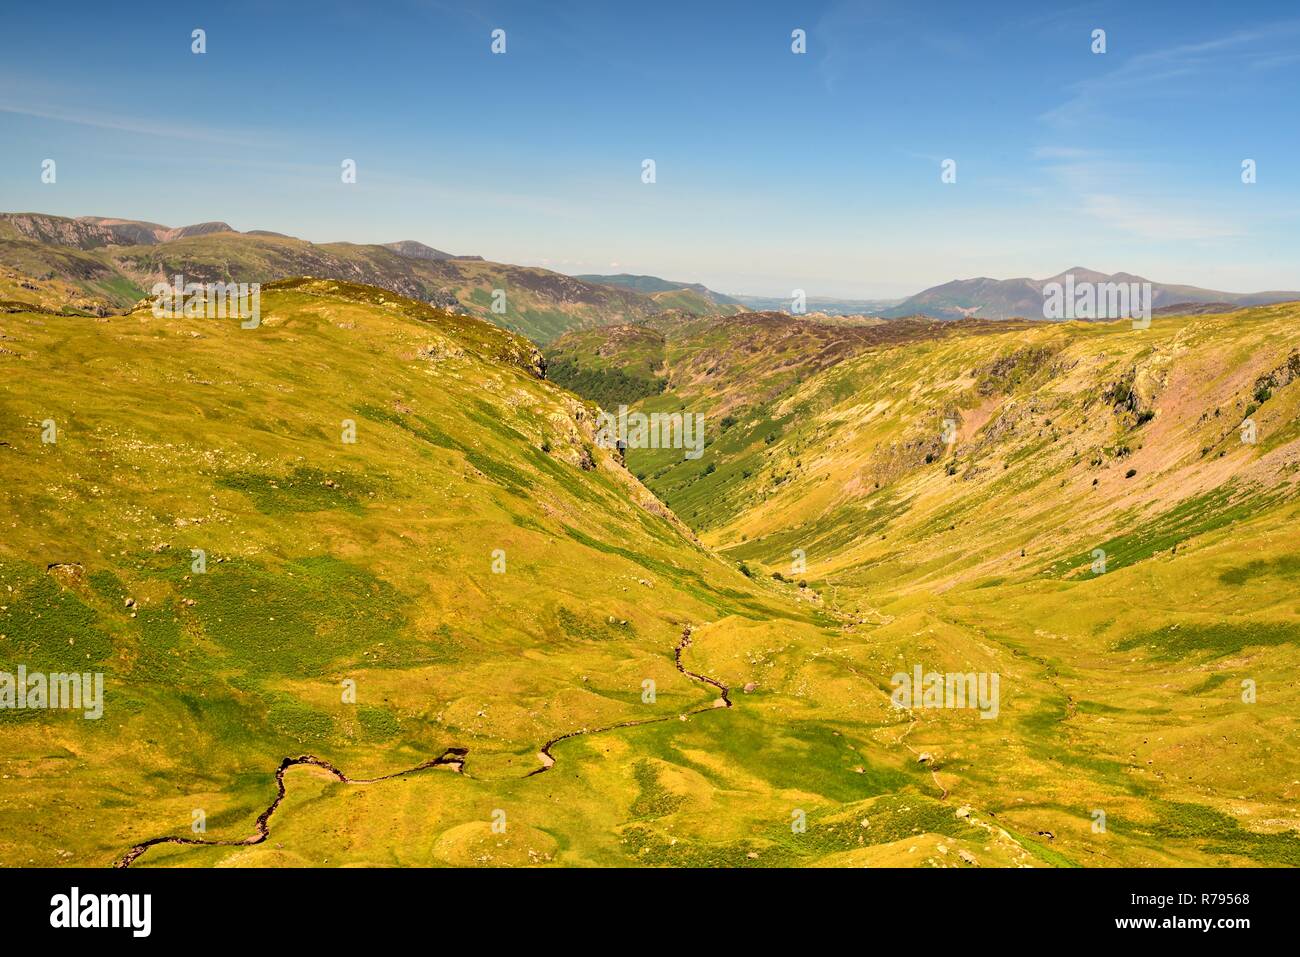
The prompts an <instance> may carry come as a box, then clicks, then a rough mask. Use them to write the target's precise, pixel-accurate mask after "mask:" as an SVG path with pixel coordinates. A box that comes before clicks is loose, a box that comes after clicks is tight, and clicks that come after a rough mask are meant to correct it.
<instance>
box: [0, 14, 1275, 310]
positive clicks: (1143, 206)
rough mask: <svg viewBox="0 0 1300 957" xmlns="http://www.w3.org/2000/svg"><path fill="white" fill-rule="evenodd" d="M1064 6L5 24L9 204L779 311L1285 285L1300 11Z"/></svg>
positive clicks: (4, 204) (0, 44) (1, 195)
mask: <svg viewBox="0 0 1300 957" xmlns="http://www.w3.org/2000/svg"><path fill="white" fill-rule="evenodd" d="M1047 6H1048V5H1047V4H1044V3H1043V2H1041V0H1038V2H1026V3H1020V2H1002V3H998V4H988V5H984V4H974V3H970V2H962V3H930V4H927V3H920V2H898V3H894V2H885V3H876V2H862V3H821V4H818V3H765V2H761V0H751V2H745V3H716V4H714V3H699V2H692V3H674V2H653V3H624V2H612V0H604V2H595V3H586V2H566V3H556V4H545V5H543V4H541V3H537V2H533V3H518V4H513V3H490V2H485V3H480V2H472V3H470V2H466V3H452V2H415V0H406V2H401V0H395V2H387V3H382V2H376V3H356V2H347V3H334V2H330V0H315V2H312V3H302V4H297V3H275V2H250V3H241V2H234V3H227V4H219V3H203V4H186V3H177V2H171V3H158V4H150V3H147V2H141V3H133V4H130V5H118V4H108V3H103V2H98V3H94V4H91V3H83V2H72V3H65V4H60V5H58V6H57V7H51V6H49V5H41V4H21V5H17V4H16V5H11V8H10V9H7V10H6V11H5V15H4V31H3V35H2V36H0V54H2V55H0V209H4V210H21V211H29V210H30V211H40V212H50V213H58V214H63V215H82V214H94V215H105V216H122V217H128V218H135V219H146V220H151V221H155V222H162V223H166V224H169V225H180V224H184V223H190V222H199V221H205V220H212V219H224V220H226V221H228V222H230V223H231V224H232V225H234V226H235V227H236V228H239V229H256V228H262V229H272V230H276V231H280V232H286V233H290V234H292V235H296V236H301V237H303V238H306V239H310V240H313V241H318V242H323V241H332V240H349V241H354V242H386V241H391V240H395V239H418V240H421V241H423V242H426V243H428V244H430V245H433V246H436V247H438V248H441V249H447V250H451V251H453V252H463V253H477V254H481V255H483V256H485V257H486V258H489V259H494V260H499V261H507V262H517V263H524V264H532V265H544V266H547V267H548V268H552V269H557V270H559V271H562V272H570V273H582V272H624V271H627V272H641V273H652V274H657V275H662V276H666V277H668V278H671V279H679V280H691V281H700V282H704V283H706V284H708V285H709V286H711V287H713V288H715V289H719V290H721V291H725V292H747V293H755V294H766V295H788V294H789V293H790V291H791V290H792V289H795V288H801V289H805V290H806V291H807V292H808V294H809V295H834V296H861V297H884V296H898V295H904V294H908V293H911V292H914V291H917V290H919V289H921V288H923V287H925V286H927V285H931V284H934V283H938V282H943V281H946V280H948V279H952V278H965V277H970V276H978V275H987V276H993V277H997V278H1008V277H1012V276H1037V277H1042V276H1047V275H1051V274H1054V273H1056V272H1059V271H1060V270H1062V269H1064V268H1066V267H1069V266H1074V265H1083V266H1088V267H1090V268H1096V269H1102V270H1106V271H1119V270H1126V271H1131V272H1136V273H1140V274H1142V275H1146V276H1148V277H1149V278H1153V279H1158V280H1161V281H1166V282H1186V283H1193V284H1196V285H1201V286H1209V287H1212V288H1219V289H1226V290H1230V291H1245V290H1259V289H1278V288H1286V289H1300V228H1298V227H1300V123H1298V122H1297V101H1298V100H1300V7H1297V5H1296V4H1295V3H1294V2H1286V3H1283V2H1270V0H1261V2H1256V3H1250V4H1245V3H1221V4H1205V3H1197V4H1189V3H1186V2H1178V3H1163V2H1144V3H1140V4H1137V3H1132V2H1130V0H1126V2H1116V3H1111V2H1099V3H1080V4H1069V3H1066V4H1062V5H1059V6H1057V7H1055V8H1054V9H1050V10H1049V9H1045V7H1047ZM984 7H988V8H992V9H981V8H984ZM199 27H201V28H203V29H205V30H206V31H207V46H208V51H207V53H206V54H204V55H202V56H196V55H194V54H192V53H191V52H190V46H191V39H190V35H191V31H192V30H193V29H195V28H199ZM495 28H501V29H504V30H505V31H506V53H505V54H504V55H493V54H492V53H491V51H490V42H491V41H490V33H491V31H492V30H493V29H495ZM796 28H801V29H804V30H806V31H807V53H806V54H803V55H796V54H794V53H792V52H791V49H790V45H791V39H790V35H791V31H792V30H794V29H796ZM1098 28H1100V29H1104V30H1105V31H1106V46H1107V50H1106V52H1105V53H1104V54H1094V53H1093V52H1091V49H1090V47H1091V43H1092V40H1091V34H1092V31H1093V30H1094V29H1098ZM46 158H53V159H55V161H56V162H57V163H58V181H57V183H55V184H53V185H50V184H42V183H41V182H40V165H41V161H42V160H44V159H46ZM646 158H651V159H654V160H655V162H656V167H657V169H656V172H657V182H655V183H654V184H653V185H647V184H644V183H642V182H641V163H642V160H643V159H646ZM344 159H354V160H355V161H356V163H357V167H358V176H357V182H356V184H354V185H344V184H342V183H341V182H340V164H341V162H342V161H343V160H344ZM945 159H953V160H955V161H956V163H957V167H956V169H957V181H956V183H953V184H945V183H942V182H941V181H940V164H941V163H942V162H943V161H944V160H945ZM1244 159H1253V160H1255V161H1256V163H1257V170H1258V173H1257V176H1258V181H1257V182H1256V183H1255V184H1253V185H1244V184H1243V183H1242V182H1241V163H1242V161H1243V160H1244Z"/></svg>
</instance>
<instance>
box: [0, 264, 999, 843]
mask: <svg viewBox="0 0 1300 957" xmlns="http://www.w3.org/2000/svg"><path fill="white" fill-rule="evenodd" d="M0 328H2V329H3V334H4V337H5V338H4V342H5V344H6V351H5V352H3V353H0V361H3V362H4V363H5V364H6V365H7V366H9V369H10V374H7V375H5V376H4V377H3V380H0V381H2V383H3V385H0V443H3V444H0V470H2V471H3V475H4V476H5V481H4V482H3V483H2V484H0V489H3V497H4V502H3V514H4V515H6V516H8V517H9V520H8V521H7V522H6V525H7V534H6V535H5V536H4V539H3V545H0V594H3V595H4V602H3V605H0V635H3V638H0V642H2V643H3V644H2V645H0V647H2V648H3V655H4V663H5V666H6V668H8V669H11V670H12V669H13V668H15V667H16V665H17V664H18V663H23V664H25V665H26V666H27V667H28V668H29V669H32V670H36V669H45V670H49V671H53V670H63V669H71V668H81V669H89V670H99V671H103V672H104V673H105V674H106V676H107V677H106V681H107V690H106V700H105V712H104V718H103V719H102V720H100V721H87V720H83V719H82V718H80V717H79V716H77V715H73V714H69V713H67V712H39V711H36V712H34V711H0V737H2V738H3V747H4V749H5V753H6V756H7V758H6V775H7V776H6V777H5V778H4V779H3V781H2V782H0V860H3V861H4V862H5V863H8V864H26V863H35V864H64V863H67V864H92V865H96V864H100V865H104V864H108V863H111V862H112V861H114V860H117V859H120V857H121V856H122V855H124V854H125V853H126V851H127V850H128V849H129V848H131V847H132V846H135V845H137V844H139V843H140V842H142V841H145V840H148V839H150V838H155V837H160V836H166V835H180V836H188V837H192V836H193V835H192V832H191V831H190V830H189V827H190V823H191V820H192V815H193V814H194V812H195V811H197V810H202V811H203V812H204V813H205V814H206V822H207V830H206V832H205V834H204V835H203V839H204V840H214V841H231V842H239V841H243V840H244V839H246V838H249V837H250V836H252V835H255V834H256V833H257V832H256V830H255V826H254V822H255V819H256V818H257V816H258V815H259V814H260V813H261V812H263V811H264V810H265V809H266V808H267V807H268V805H269V804H270V802H271V800H272V798H274V796H275V793H276V784H275V781H276V770H277V768H279V767H280V765H281V762H282V760H283V759H285V758H287V757H294V756H297V755H301V754H304V753H310V754H313V755H315V756H317V757H319V758H320V759H321V760H322V761H324V762H329V764H331V765H332V766H334V767H337V768H339V769H341V770H342V771H343V772H344V773H345V774H346V775H347V776H348V777H349V778H350V779H353V780H359V779H374V778H381V777H383V776H385V775H390V774H396V773H399V772H402V771H406V770H409V769H413V768H417V767H419V766H421V765H423V764H425V763H427V762H430V761H432V760H434V759H436V758H437V757H438V756H439V755H444V754H445V753H447V752H448V749H465V754H464V755H463V773H461V774H459V775H457V774H455V773H453V772H451V771H449V770H447V769H446V768H447V767H448V766H447V765H443V766H442V767H441V769H440V768H439V767H431V768H430V769H429V770H427V771H417V772H414V773H411V774H407V775H403V776H398V777H393V778H390V779H388V780H384V781H378V782H376V783H373V784H345V783H342V782H340V781H338V780H336V779H335V778H333V777H331V776H330V775H329V773H328V772H327V770H326V769H325V768H323V767H322V766H302V767H294V768H291V769H289V770H287V771H286V772H285V789H286V795H285V798H284V802H283V804H282V805H281V806H280V807H278V808H277V810H276V812H275V814H274V816H273V818H272V819H271V822H270V825H269V831H270V836H269V838H268V839H267V840H266V841H265V842H263V843H259V844H256V845H239V846H214V847H208V846H198V847H194V846H183V845H169V844H164V845H159V846H156V847H154V848H152V849H150V850H149V851H148V852H147V853H145V854H144V855H143V856H142V857H140V858H139V859H138V860H136V862H135V863H134V865H133V866H151V865H156V864H214V863H218V862H227V863H247V864H283V863H299V864H314V865H319V864H327V863H328V864H344V863H381V864H384V863H411V864H416V863H419V864H438V863H469V864H483V863H491V864H499V863H547V862H554V863H570V864H572V863H600V864H620V863H622V864H628V863H656V864H657V863H666V862H674V861H675V862H680V863H706V862H710V861H728V862H731V863H737V864H747V863H753V862H755V861H757V862H759V863H797V862H811V861H818V860H829V859H830V858H831V856H833V855H835V854H839V853H841V852H848V851H852V852H854V853H862V852H863V849H862V845H861V844H860V841H859V839H860V837H861V835H860V833H859V831H858V830H857V828H856V825H850V824H849V823H842V824H841V823H836V822H837V821H839V820H840V818H843V817H844V815H846V814H847V815H849V816H853V815H858V814H859V812H864V811H865V809H867V808H876V809H877V810H875V811H873V812H872V813H876V814H879V815H880V819H881V821H882V822H884V821H885V820H889V821H891V822H892V823H891V824H890V825H889V827H890V828H892V829H893V830H892V831H889V832H887V833H894V832H897V834H898V835H899V836H902V835H910V834H912V833H914V830H913V829H914V828H917V827H921V826H922V825H924V828H923V830H925V831H926V832H927V833H928V831H929V829H930V828H931V827H933V828H934V829H935V832H936V833H940V834H948V833H950V832H951V833H952V834H953V835H954V837H953V838H951V840H953V841H954V846H955V844H956V842H958V841H960V840H963V839H965V840H972V839H973V835H974V834H975V832H974V831H972V830H971V828H970V826H968V825H966V824H964V823H963V822H960V821H958V820H957V819H956V818H953V817H952V815H951V813H950V811H948V810H947V809H944V808H942V807H941V806H940V805H939V804H938V803H937V800H936V799H935V797H934V795H932V794H927V791H929V790H930V789H929V787H928V785H927V783H926V778H925V776H924V775H923V774H919V773H917V772H916V771H915V770H913V769H912V767H911V760H910V756H909V755H908V753H907V752H906V751H904V750H903V749H901V748H891V747H889V746H888V745H887V744H886V743H884V742H880V741H876V740H874V739H873V737H872V735H873V734H874V733H875V732H874V730H873V729H875V728H879V727H884V728H887V729H889V728H893V727H894V726H896V725H897V717H896V716H895V715H894V714H892V713H891V711H890V710H889V709H888V706H887V702H886V701H885V698H884V696H883V695H881V694H880V693H879V692H878V691H877V690H875V689H874V688H873V687H870V686H864V687H863V688H862V689H860V691H859V692H858V693H857V694H856V695H855V697H859V698H860V697H865V698H866V699H867V701H868V702H869V707H870V709H871V711H872V713H873V714H874V717H873V718H872V719H871V723H870V724H864V723H863V720H862V719H863V717H864V716H863V715H861V714H859V715H856V716H854V717H853V719H852V720H851V721H849V720H848V716H847V715H846V714H843V713H841V711H840V709H839V708H838V707H835V708H829V709H826V710H823V709H821V708H819V707H816V706H814V705H813V704H812V703H811V702H808V701H805V700H802V698H803V695H804V694H805V693H806V689H807V688H808V687H809V679H808V676H801V675H800V671H801V670H802V669H805V668H808V667H815V666H810V665H808V664H806V663H805V662H807V661H808V659H809V656H810V655H811V654H812V653H813V651H814V650H815V649H816V648H818V647H821V646H823V645H824V644H825V643H826V642H827V641H830V640H832V639H833V637H834V635H836V634H837V633H838V628H837V627H836V623H835V622H834V621H833V619H831V618H830V617H829V616H827V615H825V614H824V613H823V612H821V611H820V610H818V609H816V608H814V607H810V606H808V605H807V604H806V603H801V602H799V601H796V600H795V599H794V598H793V597H792V596H789V595H786V594H784V593H783V592H782V591H781V590H780V589H778V588H777V587H776V586H775V585H774V584H772V583H767V584H763V583H757V582H753V581H751V580H749V579H747V578H745V577H744V576H743V575H742V574H741V573H740V572H739V571H738V570H737V569H736V568H735V567H734V566H733V565H731V564H730V563H725V562H722V561H720V560H719V559H717V558H716V557H714V556H712V555H711V554H710V553H708V552H707V551H706V550H705V549H703V548H702V547H700V546H699V545H697V544H696V543H695V542H694V541H692V539H691V537H690V535H689V534H688V533H687V532H686V531H685V529H684V528H683V527H682V526H681V525H680V524H679V523H678V522H677V521H676V519H675V518H674V517H673V516H671V515H670V514H668V513H667V512H666V511H665V510H664V509H663V508H662V506H661V505H659V504H658V502H657V501H656V500H655V499H654V498H653V497H652V496H651V495H650V494H649V493H648V492H647V491H646V490H644V489H643V488H642V487H641V486H640V485H639V484H638V483H637V482H636V481H635V480H633V479H632V478H631V477H630V476H629V475H628V474H627V473H626V472H625V471H624V470H623V469H622V468H620V467H619V466H617V465H616V464H615V463H613V462H612V461H611V460H610V458H609V457H608V455H607V454H606V453H605V452H604V451H603V450H600V449H598V448H595V447H594V446H593V445H592V443H591V421H592V410H591V407H590V406H587V405H585V404H584V403H583V402H581V401H579V400H577V399H575V398H574V397H572V396H571V395H569V394H568V393H565V392H564V391H562V390H560V389H558V388H556V387H555V386H553V385H551V384H549V383H547V382H545V381H543V380H541V379H539V378H537V376H536V366H535V362H534V356H533V352H532V349H531V347H530V346H529V344H528V343H526V342H525V341H523V340H521V339H518V338H517V337H514V336H512V335H510V334H508V333H505V332H503V331H501V330H499V329H497V328H496V327H494V326H491V325H489V324H487V323H484V322H482V321H480V320H477V319H473V318H469V317H459V316H455V315H452V314H448V313H444V312H439V311H437V310H433V309H430V308H428V307H426V306H422V305H420V304H418V303H414V302H411V301H408V300H401V299H394V298H393V297H392V296H391V294H389V293H387V292H385V291H382V290H378V289H373V288H369V287H361V286H352V285H348V284H343V283H337V282H327V281H319V280H296V281H290V282H286V283H281V284H277V285H276V286H275V287H273V288H270V289H268V290H266V291H265V293H264V298H263V322H262V325H261V327H260V328H258V329H256V330H245V329H240V328H238V326H237V325H236V324H235V323H234V322H233V321H231V322H226V321H216V320H185V319H179V318H176V319H171V318H169V319H162V320H160V319H156V318H154V317H153V316H152V314H151V313H150V312H149V311H147V310H145V311H139V312H135V313H133V314H131V315H127V316H110V317H101V318H91V317H86V318H81V317H62V316H50V315H48V314H40V313H14V314H8V315H4V316H2V317H0ZM74 376H75V377H78V381H79V386H78V388H77V389H75V390H70V389H67V388H66V383H67V382H69V381H70V380H71V379H72V378H73V377H74ZM164 397H165V398H164ZM146 409H147V410H148V412H147V414H144V413H143V412H142V410H146ZM47 420H52V421H53V422H54V423H55V424H56V428H57V431H56V437H57V441H56V442H54V443H52V444H45V443H42V441H41V432H42V429H43V428H44V425H43V423H45V422H46V421H47ZM347 421H350V422H351V423H353V424H354V425H355V430H356V431H355V434H356V442H355V443H347V442H344V441H342V436H343V432H344V430H345V429H346V428H347V427H348V426H347V425H346V424H345V422H347ZM194 549H202V550H203V551H204V552H205V553H206V563H207V564H206V570H205V571H204V572H202V573H199V572H198V571H196V570H195V568H194V566H193V562H194V561H195V556H194V552H193V551H192V550H194ZM497 549H500V550H502V552H504V560H505V562H506V565H505V571H504V573H503V574H495V573H494V572H493V571H492V563H493V560H494V555H493V553H494V551H495V550H497ZM688 626H690V627H691V628H692V629H693V634H692V635H691V637H690V641H689V643H688V644H683V642H682V635H683V632H684V631H685V629H686V628H687V627H688ZM760 649H764V650H761V651H760ZM675 652H676V653H677V654H680V659H678V658H677V656H676V655H675ZM756 652H758V653H759V654H761V657H762V660H763V670H762V672H761V673H758V672H757V671H755V668H756V667H757V665H756V664H755V665H750V664H746V661H747V660H748V661H754V660H755V659H754V658H753V655H754V654H755V653H756ZM679 661H680V664H681V666H682V668H683V669H684V670H678V667H677V663H678V662H679ZM705 662H707V664H708V667H709V668H711V669H714V670H716V672H717V673H718V674H720V675H722V676H723V680H725V681H726V683H727V684H728V685H729V686H731V687H732V689H733V690H732V692H731V699H732V700H733V702H734V706H733V707H731V708H716V713H714V711H715V706H716V705H720V704H724V702H723V701H721V700H720V699H719V698H718V694H719V692H718V689H717V687H715V686H710V685H709V684H708V683H707V682H705V681H703V680H702V679H700V678H698V677H696V675H697V674H709V675H710V676H711V673H710V672H708V671H704V670H702V669H703V663H705ZM773 666H778V667H779V668H780V669H781V670H782V672H783V674H784V676H782V675H780V674H778V672H776V671H773V670H772V668H773ZM688 672H689V673H688ZM647 679H650V680H653V681H654V682H655V683H656V691H657V694H656V697H655V700H653V701H649V702H646V701H643V690H644V687H645V686H644V682H645V681H646V680H647ZM751 679H756V680H757V681H758V683H759V684H758V687H756V688H755V689H754V690H753V693H752V694H745V693H744V692H743V691H741V690H740V689H741V688H742V687H743V686H744V684H745V683H746V681H747V680H751ZM816 680H817V681H820V679H816ZM345 681H354V682H355V688H356V701H355V703H350V702H344V701H343V700H342V695H341V689H342V687H343V682H345ZM699 709H703V711H702V712H701V713H698V714H693V712H695V711H697V710H699ZM643 722H650V723H643ZM629 723H630V724H631V725H632V726H631V727H627V728H615V729H614V730H611V731H609V732H604V733H601V732H600V731H599V729H601V728H605V727H609V726H617V725H623V724H629ZM583 731H587V732H591V733H588V734H583V733H581V732H583ZM575 732H578V734H577V736H573V737H565V738H564V740H562V741H560V742H559V743H556V744H553V745H551V746H549V748H548V754H549V757H544V756H542V755H540V754H539V753H538V752H539V749H540V748H541V747H542V745H543V744H544V743H545V742H548V741H552V740H554V739H556V738H561V737H564V736H569V735H573V734H574V733H575ZM456 753H459V751H458V752H456ZM551 760H553V761H554V762H555V764H554V766H553V767H551V768H550V770H548V771H546V772H545V773H544V774H531V773H530V772H534V771H536V770H538V769H539V768H541V767H543V766H545V765H546V764H547V763H548V762H549V761H551ZM854 766H859V767H863V768H866V769H867V770H866V771H864V772H862V773H858V772H856V771H854V770H852V768H853V767H854ZM899 793H906V794H909V795H912V796H911V797H909V798H907V799H905V800H902V801H900V800H899V799H898V794H899ZM882 801H883V802H884V803H883V804H882V803H880V802H882ZM795 807H798V808H800V809H803V810H804V811H805V812H806V813H807V814H808V815H809V817H810V819H811V820H813V821H814V822H816V821H819V820H824V821H825V829H824V832H817V831H816V830H815V829H814V833H816V834H817V838H816V840H808V841H795V840H794V835H793V834H792V833H791V832H790V830H789V826H788V822H789V819H790V814H791V811H792V808H795ZM498 809H500V810H504V811H505V812H506V814H507V817H508V821H509V825H508V830H507V831H506V833H505V835H504V837H502V836H500V835H497V834H495V833H493V832H492V830H491V825H492V822H493V819H494V818H493V812H494V811H496V810H498ZM847 820H848V819H847V818H845V821H846V822H847ZM968 832H969V833H968ZM882 833H886V832H882ZM878 853H879V854H882V855H888V854H890V853H893V851H891V850H890V849H889V848H888V847H882V848H880V849H878ZM1008 853H1010V852H1009V851H1008ZM751 854H755V855H758V856H757V857H750V855H751Z"/></svg>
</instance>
